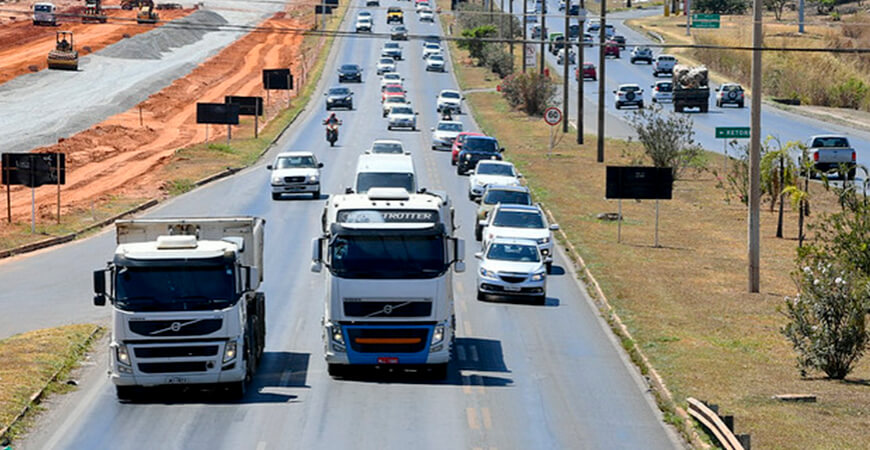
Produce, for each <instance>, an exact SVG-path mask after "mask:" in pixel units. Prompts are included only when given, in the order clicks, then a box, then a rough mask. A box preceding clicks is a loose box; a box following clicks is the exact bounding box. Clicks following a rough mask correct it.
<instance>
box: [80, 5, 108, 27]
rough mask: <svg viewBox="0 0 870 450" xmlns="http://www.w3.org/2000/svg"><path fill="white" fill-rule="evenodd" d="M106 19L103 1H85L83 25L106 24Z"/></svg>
mask: <svg viewBox="0 0 870 450" xmlns="http://www.w3.org/2000/svg"><path fill="white" fill-rule="evenodd" d="M106 19H107V18H106V15H105V14H104V13H103V5H102V1H101V0H85V10H84V12H83V13H82V23H106Z"/></svg>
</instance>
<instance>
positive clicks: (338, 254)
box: [311, 188, 465, 378]
mask: <svg viewBox="0 0 870 450" xmlns="http://www.w3.org/2000/svg"><path fill="white" fill-rule="evenodd" d="M454 229H455V227H454V222H453V208H452V207H451V205H450V202H449V200H448V198H447V196H446V195H444V194H435V193H428V192H421V193H417V194H409V193H408V192H407V191H405V190H404V189H397V188H372V189H370V190H369V191H368V192H367V193H366V194H347V195H337V196H333V197H331V198H330V199H329V201H328V202H327V205H326V208H325V209H324V214H323V232H324V233H323V236H321V237H318V238H315V239H314V241H313V243H312V253H313V254H312V266H311V270H312V271H313V272H321V269H322V266H324V265H325V266H326V267H327V269H328V270H327V272H326V302H325V311H324V316H323V343H324V349H325V356H326V362H327V365H328V369H329V374H330V375H332V376H342V375H345V374H347V373H348V369H350V368H352V367H353V366H380V367H384V366H386V367H391V368H411V367H413V368H415V369H425V370H428V371H430V372H431V373H432V375H433V376H434V377H435V378H444V377H446V376H447V364H448V362H449V361H450V359H451V355H452V351H453V343H454V337H455V329H456V318H455V313H454V306H453V274H452V272H454V271H455V272H462V271H464V270H465V263H464V261H463V255H464V252H465V249H464V248H465V245H464V242H463V241H462V240H461V239H458V238H456V237H454ZM451 269H452V270H451Z"/></svg>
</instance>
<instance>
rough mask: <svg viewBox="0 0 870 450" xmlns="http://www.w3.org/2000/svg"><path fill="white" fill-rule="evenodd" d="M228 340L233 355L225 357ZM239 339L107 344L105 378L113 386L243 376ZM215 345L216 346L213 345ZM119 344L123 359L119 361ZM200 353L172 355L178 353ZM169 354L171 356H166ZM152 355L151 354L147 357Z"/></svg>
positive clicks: (212, 380)
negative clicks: (202, 341) (124, 358)
mask: <svg viewBox="0 0 870 450" xmlns="http://www.w3.org/2000/svg"><path fill="white" fill-rule="evenodd" d="M230 342H235V343H236V344H235V345H236V351H235V352H234V357H232V358H229V359H226V360H224V359H225V352H226V350H227V346H228V345H229V343H230ZM242 345H243V344H242V343H241V341H240V340H232V341H212V342H205V343H197V344H190V343H187V342H179V343H177V344H166V343H161V344H128V345H122V344H118V343H112V344H111V345H110V346H109V355H110V356H109V378H110V379H111V380H112V383H114V384H115V385H117V386H161V385H168V384H216V383H231V382H235V381H241V380H243V379H244V378H245V370H246V367H245V364H244V362H243V361H242V358H241V354H242V352H243V351H244V349H243V347H242ZM215 347H216V349H214V348H215ZM121 348H123V350H124V351H123V353H126V354H127V355H128V356H127V362H126V363H124V362H121V361H119V354H121V353H119V349H121ZM197 353H198V354H202V356H175V355H181V354H197ZM168 355H172V356H168ZM150 356H155V357H150Z"/></svg>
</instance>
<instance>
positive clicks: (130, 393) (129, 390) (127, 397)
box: [115, 386, 139, 402]
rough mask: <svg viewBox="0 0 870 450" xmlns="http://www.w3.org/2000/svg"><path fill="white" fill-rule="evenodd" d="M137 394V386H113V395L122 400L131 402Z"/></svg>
mask: <svg viewBox="0 0 870 450" xmlns="http://www.w3.org/2000/svg"><path fill="white" fill-rule="evenodd" d="M138 394H139V387H138V386H115V395H116V396H117V397H118V400H120V401H122V402H131V401H133V400H136V397H137V396H138Z"/></svg>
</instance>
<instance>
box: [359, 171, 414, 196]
mask: <svg viewBox="0 0 870 450" xmlns="http://www.w3.org/2000/svg"><path fill="white" fill-rule="evenodd" d="M373 187H386V188H389V187H394V188H396V187H398V188H403V189H405V190H406V191H408V192H415V189H414V174H412V173H402V172H363V173H361V174H359V175H358V176H357V177H356V192H357V193H358V194H364V193H366V192H368V191H369V189H371V188H373Z"/></svg>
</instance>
